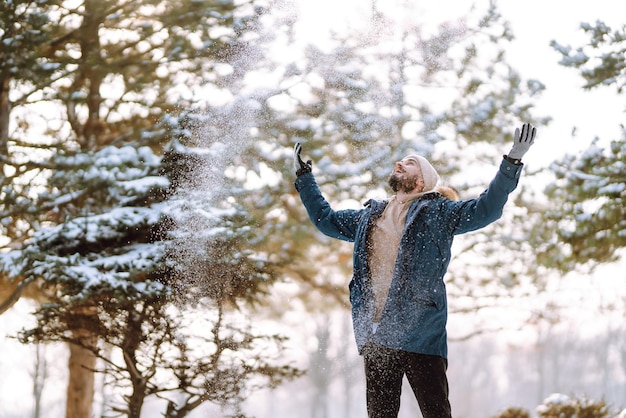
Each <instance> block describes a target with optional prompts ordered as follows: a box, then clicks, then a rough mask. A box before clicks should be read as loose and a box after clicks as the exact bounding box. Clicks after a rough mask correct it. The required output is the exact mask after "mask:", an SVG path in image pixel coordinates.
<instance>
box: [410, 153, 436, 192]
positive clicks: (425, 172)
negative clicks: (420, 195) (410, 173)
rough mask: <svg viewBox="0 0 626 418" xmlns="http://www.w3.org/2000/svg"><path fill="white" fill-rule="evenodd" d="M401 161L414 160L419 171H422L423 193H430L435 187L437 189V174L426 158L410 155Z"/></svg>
mask: <svg viewBox="0 0 626 418" xmlns="http://www.w3.org/2000/svg"><path fill="white" fill-rule="evenodd" d="M403 159H404V160H406V159H411V160H414V161H416V162H417V164H418V165H419V167H420V169H421V170H422V177H423V178H424V190H423V192H424V193H426V192H430V191H431V190H433V189H434V188H435V187H437V183H438V182H439V174H437V171H436V170H435V168H434V167H433V166H432V165H431V164H430V162H428V160H427V159H426V158H424V157H422V156H421V155H414V154H412V155H407V156H406V157H404V158H403Z"/></svg>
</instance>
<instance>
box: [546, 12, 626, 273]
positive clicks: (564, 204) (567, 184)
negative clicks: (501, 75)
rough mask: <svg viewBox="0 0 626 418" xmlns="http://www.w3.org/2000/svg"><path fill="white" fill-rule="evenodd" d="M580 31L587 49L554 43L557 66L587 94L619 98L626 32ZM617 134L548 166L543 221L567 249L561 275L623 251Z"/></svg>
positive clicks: (625, 77) (622, 145)
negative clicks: (606, 90)
mask: <svg viewBox="0 0 626 418" xmlns="http://www.w3.org/2000/svg"><path fill="white" fill-rule="evenodd" d="M581 28H582V30H583V31H584V32H585V33H586V34H587V36H588V38H589V42H588V44H586V45H582V46H579V47H576V48H572V47H571V46H563V45H561V44H559V43H557V42H556V41H553V42H552V46H553V47H554V49H556V50H557V51H558V52H559V53H560V54H561V56H562V59H561V62H560V63H561V65H563V66H565V67H569V68H574V69H576V70H578V71H579V73H580V75H581V77H582V78H583V79H584V80H585V82H586V83H585V85H584V88H585V89H596V88H601V87H613V86H614V87H615V88H616V91H617V94H620V95H621V94H622V93H623V89H624V86H626V56H625V54H624V52H625V51H626V26H623V27H622V28H619V29H612V28H610V27H609V26H607V25H606V24H604V23H603V22H601V21H598V22H596V23H595V24H588V23H583V24H582V25H581ZM621 129H622V137H621V138H618V139H614V140H612V141H610V143H608V144H607V143H606V141H601V140H600V139H598V138H596V139H595V140H593V141H592V143H591V145H590V146H589V148H587V150H585V151H584V152H582V153H581V154H580V155H568V156H566V157H564V158H563V159H561V160H559V161H556V162H555V163H554V164H553V165H552V166H551V170H552V172H553V173H554V175H555V177H556V179H555V181H554V182H553V183H552V184H551V185H550V186H549V187H548V188H547V190H546V194H547V196H548V197H549V198H550V199H551V201H552V202H553V204H551V208H553V209H552V210H550V211H549V212H548V216H547V219H548V221H549V222H552V223H554V224H555V229H556V232H557V234H558V238H559V240H560V241H561V242H564V243H566V244H567V245H566V246H559V247H558V248H555V250H557V251H555V252H556V254H558V257H559V258H557V260H558V262H557V263H556V264H557V265H558V266H559V267H561V268H563V269H565V270H569V269H571V268H573V266H574V265H581V264H585V263H589V264H590V265H591V266H593V265H595V264H597V263H606V262H611V261H615V260H617V259H618V258H619V257H620V255H621V254H622V253H623V251H622V249H623V248H624V246H626V209H625V206H624V199H625V197H626V177H625V176H624V167H625V164H626V129H625V128H624V126H623V125H622V126H621ZM552 260H554V258H553V259H552ZM553 262H554V261H553Z"/></svg>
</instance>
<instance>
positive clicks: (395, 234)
mask: <svg viewBox="0 0 626 418" xmlns="http://www.w3.org/2000/svg"><path fill="white" fill-rule="evenodd" d="M420 195H421V193H420V194H418V195H415V196H411V197H410V198H409V199H408V200H406V201H403V202H400V201H398V199H396V197H395V196H393V197H391V198H390V199H389V203H388V204H387V207H386V208H385V211H384V212H383V213H382V215H381V216H380V218H378V219H377V220H376V222H375V223H374V225H373V227H372V230H371V231H370V237H369V238H370V239H369V246H368V249H367V250H368V260H369V263H368V264H369V268H370V274H371V283H372V292H373V296H374V307H375V315H374V322H380V317H381V315H382V312H383V308H384V307H385V302H386V301H387V295H388V294H389V286H390V285H391V279H392V278H393V272H394V268H395V264H396V258H397V256H398V247H399V246H400V239H401V238H402V232H403V230H404V220H405V218H406V212H407V210H408V209H409V206H410V204H411V202H412V201H413V200H414V199H415V198H417V197H418V196H420Z"/></svg>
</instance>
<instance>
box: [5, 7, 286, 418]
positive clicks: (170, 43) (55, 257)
mask: <svg viewBox="0 0 626 418" xmlns="http://www.w3.org/2000/svg"><path fill="white" fill-rule="evenodd" d="M70 5H71V8H70ZM20 7H21V9H19V12H20V13H22V14H19V13H16V15H15V17H16V19H17V21H18V22H19V21H20V19H21V18H22V17H23V16H28V13H26V12H31V11H32V10H33V8H38V9H37V10H38V11H39V10H40V9H41V10H40V14H41V15H43V16H48V17H50V20H52V17H54V20H55V21H57V22H59V26H58V27H55V28H54V30H51V31H49V33H47V35H46V37H44V39H43V43H42V44H41V45H40V46H39V48H37V49H35V51H36V52H39V53H40V55H38V56H37V57H38V59H40V60H42V61H43V63H44V64H46V65H42V67H43V68H46V69H52V71H51V73H46V75H47V76H48V78H47V79H44V78H43V77H41V75H40V74H39V73H37V74H36V77H37V78H36V77H35V75H33V76H32V77H29V78H25V79H24V80H17V79H14V81H15V80H17V81H15V83H14V88H15V90H16V91H17V92H22V91H24V89H26V88H27V87H29V86H34V88H35V92H33V93H31V96H32V95H35V94H36V95H39V96H40V97H42V98H44V99H45V101H46V105H47V108H46V110H45V113H43V114H41V118H42V119H43V120H44V121H46V122H47V123H48V127H49V131H48V132H46V133H47V136H46V137H45V139H43V140H42V141H34V140H33V141H26V140H25V139H23V137H24V135H28V134H30V133H31V132H32V130H28V129H26V130H25V131H24V132H23V133H20V132H16V133H14V136H6V141H5V142H4V144H5V145H6V147H5V148H6V149H5V151H6V152H5V158H4V160H3V161H4V162H5V164H6V165H10V166H12V167H18V168H19V167H22V166H26V167H27V168H29V169H32V170H35V171H36V174H32V175H31V176H30V177H31V178H36V179H37V182H36V185H37V186H38V187H37V188H36V190H33V189H32V188H31V190H28V193H26V192H24V193H23V196H25V197H24V198H23V199H22V200H21V201H20V202H19V203H20V204H22V206H21V207H19V206H18V205H17V204H16V202H11V201H7V200H5V204H6V206H5V208H6V211H5V213H4V217H3V221H4V223H3V224H4V225H10V222H12V221H13V220H14V215H15V216H17V215H20V216H21V213H22V212H27V213H29V214H30V215H31V218H30V219H32V221H30V222H28V223H27V226H26V227H24V226H23V223H19V222H16V224H17V225H19V226H22V231H21V237H22V238H21V240H22V241H23V243H21V244H20V245H19V246H18V247H19V248H16V249H15V250H13V251H11V252H7V253H4V254H2V257H1V260H0V264H1V270H2V279H3V281H4V283H5V284H6V283H8V285H9V286H15V284H17V283H19V285H18V287H17V288H16V290H15V291H14V292H13V293H12V296H11V297H10V298H9V300H8V301H7V302H6V303H2V306H3V309H6V308H8V306H10V304H11V303H12V302H13V301H14V300H15V299H16V298H17V297H18V296H19V294H20V292H21V291H22V289H24V288H25V287H26V286H27V285H28V284H31V287H32V286H33V285H35V284H36V288H37V289H38V291H39V294H40V295H41V297H43V298H44V299H45V302H46V303H44V304H42V305H41V307H40V308H39V310H38V311H37V314H36V317H37V320H38V321H37V326H36V327H35V328H33V329H30V330H25V331H24V332H23V333H22V336H21V338H22V340H23V341H25V342H39V341H44V342H45V341H63V342H67V343H69V347H70V379H69V385H68V400H67V408H66V415H67V416H68V417H72V418H79V417H88V416H91V403H92V398H93V390H94V389H93V388H94V386H93V372H94V371H95V370H96V365H97V363H96V359H98V358H100V359H101V360H102V361H104V362H105V363H106V364H107V367H106V368H105V371H106V373H107V374H108V376H110V379H112V381H115V382H116V384H119V385H120V387H122V388H123V393H122V394H123V398H115V397H114V396H113V397H112V399H116V402H117V403H116V404H115V405H109V407H111V408H113V409H114V410H117V411H120V412H123V413H124V414H126V415H127V416H129V417H139V415H140V413H141V409H142V406H143V402H144V401H145V399H146V398H147V397H149V396H157V397H161V398H164V399H166V400H167V401H168V402H167V410H166V412H165V416H172V417H173V416H179V417H180V416H185V415H186V414H188V413H189V412H191V411H192V410H193V409H195V408H197V407H198V406H199V405H201V404H202V403H203V402H207V401H211V402H217V403H221V404H224V405H226V406H229V407H230V408H231V409H232V410H233V411H234V412H233V413H238V403H239V401H241V399H242V397H243V396H244V393H245V392H244V391H245V389H246V387H247V385H248V384H249V381H250V380H251V379H252V378H253V377H255V381H257V382H259V384H261V383H260V382H262V380H258V379H256V377H258V376H265V377H267V378H268V380H267V384H269V385H275V384H277V383H279V382H280V381H282V380H283V379H284V378H288V377H293V376H295V375H297V371H296V370H294V369H293V368H290V367H288V366H281V365H280V364H279V365H275V364H273V363H272V357H271V356H263V355H262V351H260V350H261V348H262V347H259V344H261V343H262V342H263V340H265V342H264V343H262V345H263V346H266V347H269V346H271V345H272V344H273V343H278V344H279V343H280V342H281V338H280V337H277V336H272V335H259V334H258V333H257V332H253V331H251V330H250V325H249V321H250V319H249V318H248V319H247V320H242V319H241V314H240V313H239V312H242V311H244V310H245V309H247V308H246V307H247V306H249V304H250V303H254V302H258V300H259V295H260V294H262V292H263V291H265V290H266V289H267V288H268V286H269V285H270V284H271V282H272V281H273V280H274V278H275V277H277V275H276V274H275V273H274V270H275V268H276V265H275V263H274V262H272V261H271V260H269V259H268V257H267V256H266V254H261V253H259V252H257V251H256V250H254V249H250V247H249V246H246V244H248V243H250V242H254V241H255V239H256V231H255V230H254V229H252V228H251V224H250V222H251V219H250V215H249V214H248V213H247V212H246V211H245V210H244V209H243V207H242V206H241V205H240V204H238V203H237V199H236V194H237V192H238V191H241V189H242V188H241V187H240V186H239V187H236V184H237V182H238V180H237V179H233V180H232V181H231V182H230V183H229V184H230V185H231V186H232V187H230V188H226V189H225V190H229V192H228V193H227V194H209V193H206V192H207V190H206V189H204V190H195V189H194V185H195V184H194V180H196V178H195V176H202V175H214V176H218V177H216V178H217V179H218V181H222V182H229V179H228V177H225V176H224V171H223V170H226V171H228V166H232V165H233V163H234V162H232V161H231V162H229V163H227V164H226V165H215V164H214V163H215V161H219V156H218V159H217V160H216V159H215V158H212V155H213V154H214V153H215V152H217V151H216V149H217V150H219V149H221V148H223V147H224V146H227V145H225V144H224V143H220V142H219V141H218V139H219V135H211V132H208V130H206V129H205V130H204V131H202V130H199V129H200V127H202V126H206V125H207V124H208V123H214V121H210V122H207V121H206V120H202V121H201V120H200V119H201V117H199V116H198V115H201V114H202V113H203V112H202V109H200V106H198V105H197V104H195V103H194V102H193V100H192V96H193V95H194V94H195V93H196V92H197V91H199V90H201V89H202V88H208V87H211V86H212V88H213V89H214V90H219V89H222V90H227V89H228V88H229V86H230V85H231V84H233V83H235V82H236V81H237V80H238V79H240V78H242V77H243V76H244V75H245V72H246V71H247V67H246V66H245V65H240V62H238V60H240V58H241V56H242V55H245V54H252V53H254V48H253V47H252V41H253V40H254V33H255V32H254V31H255V30H256V29H257V28H256V23H255V22H256V21H257V20H258V18H259V17H260V16H261V15H262V13H263V10H262V9H261V8H257V7H255V6H254V5H253V4H243V5H236V4H235V3H233V2H228V1H227V2H224V1H210V0H207V1H188V0H181V1H152V0H145V1H138V2H131V3H129V2H125V1H118V0H105V1H102V0H98V1H93V0H85V1H84V2H80V3H78V4H77V3H71V2H37V3H36V4H35V3H23V4H22V5H21V6H20ZM3 18H4V15H3ZM7 22H10V21H9V20H7V21H6V22H5V24H6V23H7ZM25 23H26V22H25ZM17 26H19V25H17ZM5 34H6V32H5ZM7 39H9V38H7ZM6 43H7V44H9V43H10V42H8V41H7V42H6ZM13 47H14V48H15V49H16V51H15V55H16V56H19V52H20V50H21V49H28V48H30V45H26V44H13ZM25 56H28V54H26V55H25ZM17 64H20V62H16V65H17ZM22 64H23V65H25V66H29V65H30V64H29V62H24V63H22ZM219 66H223V67H226V66H227V67H229V68H231V69H233V71H232V72H230V73H227V76H226V77H222V76H220V72H219V71H217V70H216V67H219ZM16 68H17V69H16V70H15V72H16V73H18V72H19V71H20V70H19V69H20V67H19V66H18V67H16ZM29 68H30V67H29ZM31 69H32V68H31ZM12 71H13V69H12ZM20 74H22V75H25V74H27V72H26V71H24V72H22V73H20ZM182 86H185V88H187V89H189V90H188V91H184V90H183V91H182V92H179V91H180V90H181V87H182ZM7 97H9V96H7ZM9 99H10V97H9ZM20 105H22V106H24V107H26V106H27V105H29V103H26V102H24V103H20ZM12 107H14V106H11V104H10V105H9V106H8V107H7V108H6V109H5V110H6V112H5V113H4V114H3V117H5V118H7V120H8V118H10V117H12V115H11V114H9V113H8V110H10V109H11V108H12ZM182 107H187V108H188V109H189V110H190V111H192V110H195V111H197V112H198V113H197V114H194V112H183V111H182V109H181V108H182ZM29 109H33V108H29ZM57 117H58V119H56V118H57ZM232 124H233V125H236V122H234V123H232ZM222 128H223V129H222V130H221V133H224V132H226V131H227V129H226V128H224V127H222ZM198 135H206V136H207V138H200V139H199V138H198V137H197V136H198ZM21 144H28V147H29V148H28V150H29V152H28V153H24V157H23V158H26V161H25V162H24V160H23V159H19V158H16V157H15V150H16V149H19V146H20V145H21ZM165 144H169V145H167V146H166V148H165V151H166V152H163V151H164V146H165ZM199 145H202V146H199ZM39 150H45V151H47V153H44V154H40V153H39V152H38V151H39ZM218 167H219V170H220V171H216V170H215V169H217V168H218ZM212 168H213V169H214V170H213V171H212V170H211V169H212ZM17 173H18V174H20V175H15V176H13V177H11V178H10V179H9V180H7V186H8V187H5V193H7V195H8V193H10V190H11V189H10V187H11V186H12V185H13V184H17V183H18V182H20V181H24V179H25V175H26V171H24V170H21V171H20V170H17ZM11 183H13V184H11ZM31 184H32V183H31ZM224 187H226V186H224ZM7 190H9V191H7ZM185 190H188V191H189V190H191V191H192V192H190V193H187V192H185ZM203 191H204V192H205V194H204V195H201V193H200V192H203ZM15 200H16V201H17V199H15ZM25 208H26V210H25ZM7 231H8V229H7ZM16 236H17V234H13V236H12V238H15V237H16ZM15 244H17V243H15ZM1 302H4V301H1ZM244 302H245V303H244ZM248 302H249V303H248ZM173 303H175V306H178V310H179V312H180V313H178V315H180V317H184V315H185V314H186V313H188V312H187V310H188V309H190V307H198V306H201V307H204V309H205V312H209V313H214V314H207V315H210V318H211V321H209V322H210V323H209V327H208V329H206V330H205V331H206V332H207V333H209V336H208V337H206V335H207V334H204V335H205V338H206V341H204V343H205V344H206V350H204V351H203V352H198V351H197V350H195V349H194V345H193V344H197V343H198V339H199V338H198V336H197V334H196V335H195V336H194V335H192V336H189V335H188V328H189V326H187V330H186V329H185V328H184V327H183V325H184V323H183V322H184V321H180V320H179V318H177V317H176V316H175V315H176V314H174V313H173V311H172V309H173V308H172V304H173ZM173 315H174V316H173ZM246 322H248V324H247V325H241V324H244V323H246ZM179 325H180V326H181V327H182V328H179ZM193 331H195V332H197V329H196V330H193ZM111 347H113V351H112V352H113V354H112V355H111V356H109V355H108V354H107V353H109V352H111ZM116 350H117V351H116ZM116 353H120V359H121V360H117V359H116V358H115V355H116ZM167 374H169V375H170V379H165V380H161V376H162V375H167Z"/></svg>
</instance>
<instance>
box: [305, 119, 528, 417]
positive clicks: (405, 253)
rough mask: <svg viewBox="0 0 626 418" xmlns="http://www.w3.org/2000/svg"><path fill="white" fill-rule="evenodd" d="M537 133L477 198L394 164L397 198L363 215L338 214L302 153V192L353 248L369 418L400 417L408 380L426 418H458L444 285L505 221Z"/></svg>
mask: <svg viewBox="0 0 626 418" xmlns="http://www.w3.org/2000/svg"><path fill="white" fill-rule="evenodd" d="M535 133H536V130H535V128H534V127H533V126H531V125H530V124H524V125H523V126H522V129H521V131H520V130H519V129H516V130H515V135H514V143H513V147H512V148H511V151H510V152H509V153H508V155H505V156H504V157H503V160H502V163H501V164H500V169H499V171H498V172H497V174H496V175H495V177H494V179H493V180H492V181H491V183H490V184H489V187H488V188H487V190H485V191H484V192H483V193H482V194H481V195H480V196H479V197H478V198H476V199H471V200H466V201H456V200H452V199H449V198H448V197H446V196H444V195H443V194H442V193H441V192H440V191H441V190H442V189H440V188H437V183H438V181H439V176H438V175H437V172H436V170H435V169H434V168H433V167H432V165H431V164H430V163H429V162H428V161H427V160H426V159H425V158H424V157H421V156H418V155H409V156H407V157H405V158H403V159H402V160H401V161H398V162H397V163H396V164H395V167H394V170H393V172H392V173H391V175H390V177H389V185H390V186H391V188H392V189H393V191H394V192H395V195H394V196H392V197H391V198H389V199H387V200H382V201H381V200H370V201H368V202H367V203H366V204H365V208H363V209H359V210H352V209H349V210H339V211H335V210H333V209H332V208H331V207H330V205H329V203H328V202H327V201H326V199H325V198H324V197H323V196H322V193H321V192H320V189H319V188H318V186H317V184H316V182H315V179H314V177H313V174H312V173H311V170H312V162H311V161H310V160H309V161H307V162H306V163H305V162H304V161H303V160H302V159H301V157H300V152H301V149H302V147H301V145H300V144H296V146H295V148H294V165H295V170H296V175H297V178H296V181H295V186H296V190H298V192H299V193H300V198H301V200H302V203H303V204H304V206H305V207H306V210H307V212H308V214H309V218H310V219H311V221H312V222H313V224H314V225H315V226H316V227H317V228H318V229H319V230H320V231H321V232H323V233H324V234H326V235H328V236H331V237H334V238H338V239H342V240H346V241H351V242H354V254H353V269H354V275H353V277H352V280H351V281H350V284H349V290H350V302H351V304H352V320H353V327H354V334H355V338H356V343H357V347H358V350H359V353H360V354H362V355H363V357H364V363H365V378H366V386H367V388H366V394H367V411H368V415H369V417H370V418H390V417H397V416H398V411H399V409H400V393H401V386H402V378H403V376H404V375H406V377H407V380H408V381H409V383H410V385H411V388H412V389H413V393H414V394H415V397H416V399H417V401H418V403H419V406H420V410H421V411H422V415H423V416H424V418H445V417H451V411H450V403H449V401H448V381H447V378H446V369H447V365H448V363H447V354H448V353H447V336H446V322H447V316H448V312H447V311H448V310H447V298H446V289H445V284H444V281H443V277H444V275H445V273H446V270H447V267H448V264H449V262H450V256H451V254H450V248H451V246H452V240H453V238H454V236H455V235H458V234H462V233H465V232H469V231H473V230H476V229H479V228H482V227H484V226H486V225H488V224H490V223H492V222H494V221H495V220H497V219H498V218H500V216H501V215H502V210H503V207H504V204H505V203H506V201H507V199H508V195H509V194H510V193H511V192H512V191H513V190H514V189H515V188H516V187H517V183H518V180H519V177H520V174H521V170H522V163H521V159H522V157H523V156H524V154H526V152H527V151H528V149H529V148H530V146H531V145H532V144H533V142H534V138H535Z"/></svg>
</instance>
